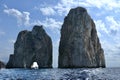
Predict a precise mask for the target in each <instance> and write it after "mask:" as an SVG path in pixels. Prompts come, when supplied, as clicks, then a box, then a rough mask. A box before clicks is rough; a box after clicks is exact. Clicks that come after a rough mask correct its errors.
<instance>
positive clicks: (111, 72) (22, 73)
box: [0, 68, 120, 80]
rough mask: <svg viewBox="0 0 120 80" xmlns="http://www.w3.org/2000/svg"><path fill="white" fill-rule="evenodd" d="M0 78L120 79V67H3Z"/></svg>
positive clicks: (52, 79)
mask: <svg viewBox="0 0 120 80" xmlns="http://www.w3.org/2000/svg"><path fill="white" fill-rule="evenodd" d="M0 80H120V68H92V69H83V68H81V69H57V68H55V69H1V70H0Z"/></svg>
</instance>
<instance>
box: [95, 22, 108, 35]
mask: <svg viewBox="0 0 120 80" xmlns="http://www.w3.org/2000/svg"><path fill="white" fill-rule="evenodd" d="M95 24H96V28H97V31H98V32H99V35H101V33H100V32H104V33H106V34H109V31H108V30H107V28H106V26H105V23H104V22H103V21H102V20H97V21H95Z"/></svg>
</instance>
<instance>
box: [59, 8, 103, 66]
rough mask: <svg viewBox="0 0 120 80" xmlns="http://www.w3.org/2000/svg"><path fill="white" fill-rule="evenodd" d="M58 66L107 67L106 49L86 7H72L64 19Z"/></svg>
mask: <svg viewBox="0 0 120 80" xmlns="http://www.w3.org/2000/svg"><path fill="white" fill-rule="evenodd" d="M58 67H59V68H81V67H87V68H88V67H105V59H104V51H103V49H102V48H101V44H100V41H99V38H98V36H97V31H96V27H95V24H94V22H93V20H92V19H91V17H90V16H89V14H88V13H87V10H86V9H85V8H82V7H77V8H74V9H71V10H70V12H69V13H68V15H67V16H66V17H65V19H64V23H63V25H62V29H61V38H60V45H59V64H58Z"/></svg>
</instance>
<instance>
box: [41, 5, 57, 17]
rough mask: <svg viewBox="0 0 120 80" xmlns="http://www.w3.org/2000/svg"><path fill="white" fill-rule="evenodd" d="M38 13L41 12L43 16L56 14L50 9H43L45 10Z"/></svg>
mask: <svg viewBox="0 0 120 80" xmlns="http://www.w3.org/2000/svg"><path fill="white" fill-rule="evenodd" d="M40 11H41V12H42V14H43V15H48V16H50V15H54V14H55V13H56V12H55V11H54V9H53V8H52V7H45V8H40Z"/></svg>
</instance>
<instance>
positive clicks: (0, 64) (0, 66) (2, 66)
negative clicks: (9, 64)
mask: <svg viewBox="0 0 120 80" xmlns="http://www.w3.org/2000/svg"><path fill="white" fill-rule="evenodd" d="M1 68H5V64H4V63H3V62H2V61H0V69H1Z"/></svg>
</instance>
